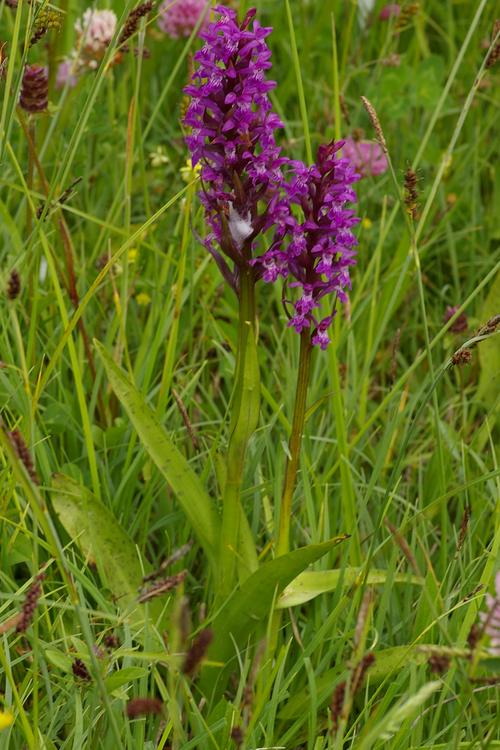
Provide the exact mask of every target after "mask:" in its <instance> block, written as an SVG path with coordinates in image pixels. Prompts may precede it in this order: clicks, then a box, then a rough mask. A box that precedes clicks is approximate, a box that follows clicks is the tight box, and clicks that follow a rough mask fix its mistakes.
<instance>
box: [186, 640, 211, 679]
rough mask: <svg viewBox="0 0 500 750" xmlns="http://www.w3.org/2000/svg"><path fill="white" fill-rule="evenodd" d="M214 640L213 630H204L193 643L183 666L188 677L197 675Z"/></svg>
mask: <svg viewBox="0 0 500 750" xmlns="http://www.w3.org/2000/svg"><path fill="white" fill-rule="evenodd" d="M212 638H213V632H212V630H210V628H206V629H205V630H202V631H201V633H199V634H198V636H197V637H196V638H195V640H194V641H193V644H192V646H191V648H190V649H189V651H188V652H187V654H186V658H185V659H184V664H183V665H182V671H183V673H184V674H185V675H186V676H187V677H192V676H193V675H194V674H195V673H196V671H197V669H198V667H199V665H200V663H201V661H202V660H203V658H204V656H205V653H206V651H207V648H208V647H209V646H210V644H211V643H212Z"/></svg>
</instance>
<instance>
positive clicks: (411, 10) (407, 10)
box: [395, 3, 420, 32]
mask: <svg viewBox="0 0 500 750" xmlns="http://www.w3.org/2000/svg"><path fill="white" fill-rule="evenodd" d="M419 10H420V3H408V5H405V6H404V8H402V9H401V13H400V14H399V16H398V18H397V21H396V25H395V31H396V32H399V31H401V30H402V29H403V28H404V27H405V26H406V25H407V24H408V22H409V21H410V20H411V18H412V17H413V16H415V15H416V14H417V13H418V11H419Z"/></svg>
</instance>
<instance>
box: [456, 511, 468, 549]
mask: <svg viewBox="0 0 500 750" xmlns="http://www.w3.org/2000/svg"><path fill="white" fill-rule="evenodd" d="M469 520H470V508H469V506H467V505H466V506H465V508H464V513H463V516H462V522H461V524H460V533H459V535H458V540H457V552H460V550H461V549H462V547H463V546H464V542H465V537H466V536H467V529H468V528H469Z"/></svg>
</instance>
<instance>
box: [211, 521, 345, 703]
mask: <svg viewBox="0 0 500 750" xmlns="http://www.w3.org/2000/svg"><path fill="white" fill-rule="evenodd" d="M345 539H348V536H347V535H343V536H338V537H334V538H333V539H330V540H328V541H327V542H323V543H322V544H310V545H308V546H307V547H301V548H300V549H297V550H294V551H293V552H289V553H288V554H287V555H282V556H281V557H277V558H275V559H274V560H270V561H269V562H267V563H264V564H263V565H261V566H260V568H259V569H258V570H257V571H256V572H255V573H253V574H252V575H251V576H250V577H249V578H247V579H246V581H245V582H244V583H243V584H242V586H241V587H240V588H239V589H238V590H237V591H235V593H234V594H233V595H232V596H231V597H230V598H229V599H228V600H227V602H226V603H225V605H224V606H223V607H222V608H221V609H220V610H219V612H218V614H217V616H216V617H215V619H214V620H213V622H212V625H211V627H212V629H213V631H214V640H213V642H212V645H211V647H210V648H209V650H208V658H209V659H211V660H213V661H217V662H222V663H223V665H224V666H227V663H228V662H229V661H230V660H231V657H233V656H234V652H235V647H237V648H243V647H244V646H245V644H246V641H247V639H248V637H249V636H250V635H251V633H252V632H253V631H254V630H255V629H256V628H257V627H258V625H259V624H260V623H261V622H262V621H263V620H265V618H267V617H268V616H269V613H270V611H271V607H272V604H273V601H274V599H275V597H276V596H277V595H279V594H280V593H281V592H282V591H283V589H284V588H285V586H287V585H288V584H289V583H290V581H293V579H294V578H296V577H297V575H298V574H299V573H301V572H302V571H303V570H304V569H305V568H307V566H308V565H310V564H311V563H313V562H315V561H316V560H319V558H320V557H323V555H325V554H326V553H327V552H329V551H330V550H331V549H332V548H333V547H335V546H336V545H337V544H339V543H340V542H343V541H344V540H345ZM212 679H217V677H215V678H213V673H212V675H211V676H210V677H209V676H208V672H207V670H206V671H205V674H204V675H203V678H202V683H203V682H204V683H205V685H206V686H207V688H208V689H210V686H211V685H212ZM221 682H222V681H221Z"/></svg>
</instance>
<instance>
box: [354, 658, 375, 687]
mask: <svg viewBox="0 0 500 750" xmlns="http://www.w3.org/2000/svg"><path fill="white" fill-rule="evenodd" d="M374 663H375V654H374V653H373V652H372V651H368V652H367V653H366V654H365V655H364V656H363V658H362V659H361V661H360V662H359V664H358V665H357V667H356V668H355V669H354V672H353V675H352V682H351V693H352V694H353V695H355V694H356V693H357V692H358V690H359V689H360V688H361V686H362V685H363V681H364V679H365V676H366V673H367V671H368V670H369V669H370V667H371V666H372V665H373V664H374Z"/></svg>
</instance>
